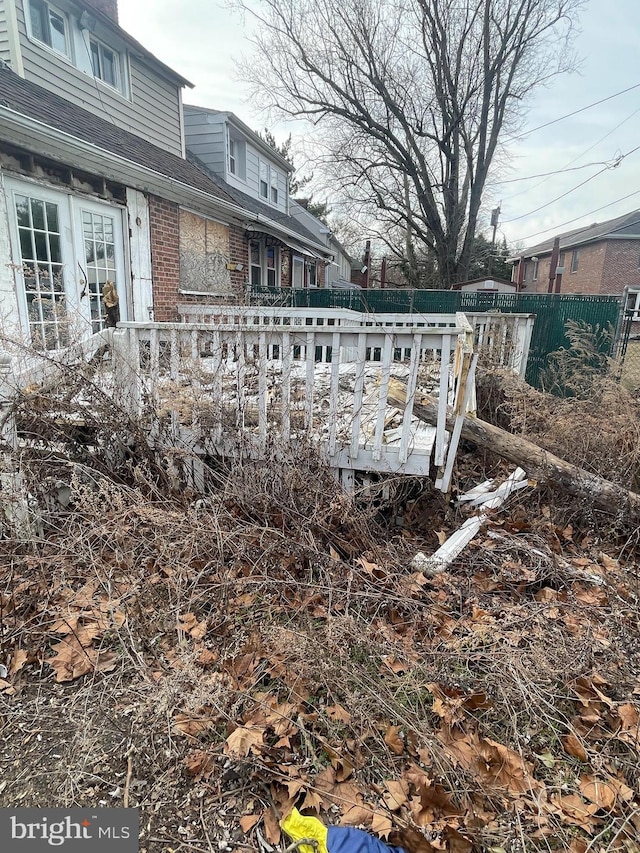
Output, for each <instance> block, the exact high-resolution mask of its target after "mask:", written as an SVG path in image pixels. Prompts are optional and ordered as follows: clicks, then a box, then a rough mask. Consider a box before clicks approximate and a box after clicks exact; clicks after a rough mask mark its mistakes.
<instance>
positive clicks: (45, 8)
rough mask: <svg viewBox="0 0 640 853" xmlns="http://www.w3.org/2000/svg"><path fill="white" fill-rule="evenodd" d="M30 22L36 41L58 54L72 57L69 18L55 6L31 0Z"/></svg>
mask: <svg viewBox="0 0 640 853" xmlns="http://www.w3.org/2000/svg"><path fill="white" fill-rule="evenodd" d="M29 22H30V24H31V35H32V36H33V38H34V39H37V40H38V41H41V42H42V43H43V44H46V45H47V47H50V48H51V49H52V50H55V51H56V53H61V54H62V55H63V56H68V57H70V56H71V51H70V48H69V27H68V21H67V17H66V15H64V14H63V13H62V12H60V11H59V10H58V9H56V8H55V6H52V5H50V4H49V3H45V2H44V0H29Z"/></svg>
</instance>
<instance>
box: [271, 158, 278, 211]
mask: <svg viewBox="0 0 640 853" xmlns="http://www.w3.org/2000/svg"><path fill="white" fill-rule="evenodd" d="M270 177H271V204H277V203H278V173H277V172H276V170H275V169H274V168H273V167H272V168H271V176H270Z"/></svg>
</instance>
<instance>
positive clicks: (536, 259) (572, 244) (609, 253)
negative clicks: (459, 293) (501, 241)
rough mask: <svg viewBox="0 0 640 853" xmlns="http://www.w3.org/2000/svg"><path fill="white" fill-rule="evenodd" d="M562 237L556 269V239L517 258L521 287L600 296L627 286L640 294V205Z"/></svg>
mask: <svg viewBox="0 0 640 853" xmlns="http://www.w3.org/2000/svg"><path fill="white" fill-rule="evenodd" d="M558 236H559V244H560V245H559V253H558V259H557V263H556V264H555V268H554V269H552V268H551V262H552V252H553V243H554V241H553V239H551V240H546V241H545V242H543V243H538V244H537V245H536V246H530V247H529V248H527V249H526V250H525V252H524V253H523V254H522V255H521V256H520V257H519V258H512V260H513V261H514V267H513V274H512V281H513V282H515V283H517V285H518V289H519V290H523V291H526V292H531V293H547V292H554V293H575V294H584V295H598V294H622V293H623V292H624V291H625V288H627V289H630V290H631V291H633V292H634V293H640V210H635V211H632V212H631V213H626V214H625V215H624V216H618V217H616V218H615V219H610V220H608V221H607V222H601V223H594V224H593V225H590V226H588V227H586V228H578V229H575V230H573V231H568V232H566V233H565V234H560V235H558ZM550 276H551V278H550ZM634 298H636V297H634ZM638 299H639V300H640V297H638ZM638 308H640V304H639V305H638Z"/></svg>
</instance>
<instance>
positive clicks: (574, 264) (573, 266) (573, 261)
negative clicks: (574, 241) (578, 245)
mask: <svg viewBox="0 0 640 853" xmlns="http://www.w3.org/2000/svg"><path fill="white" fill-rule="evenodd" d="M578 260H579V253H578V250H577V249H574V250H573V252H572V253H571V272H578Z"/></svg>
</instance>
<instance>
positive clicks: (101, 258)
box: [73, 199, 127, 334]
mask: <svg viewBox="0 0 640 853" xmlns="http://www.w3.org/2000/svg"><path fill="white" fill-rule="evenodd" d="M73 206H74V208H75V214H76V215H75V220H76V228H77V229H78V233H77V246H78V252H77V254H78V261H77V262H78V266H79V267H82V279H83V280H84V282H85V287H84V293H82V292H81V297H82V298H81V299H80V311H81V314H82V316H83V317H84V319H85V321H86V322H87V323H89V324H90V325H91V333H92V334H94V333H95V332H99V331H100V330H101V329H103V328H104V327H105V325H106V313H105V307H104V304H103V302H102V293H103V289H104V286H105V284H106V283H107V282H108V281H110V282H111V283H112V284H113V285H114V286H115V288H116V292H117V294H118V303H119V308H120V319H122V320H126V318H127V312H126V307H127V306H126V288H125V286H124V283H125V271H124V254H123V251H122V248H123V243H122V213H121V212H120V210H117V209H114V208H112V207H110V206H108V205H105V204H99V203H94V202H90V201H85V200H84V199H74V203H73Z"/></svg>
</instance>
